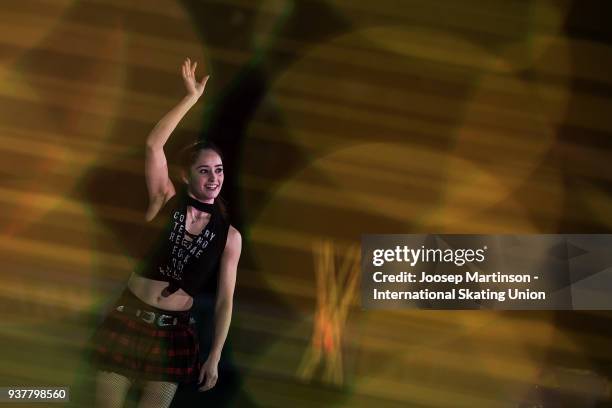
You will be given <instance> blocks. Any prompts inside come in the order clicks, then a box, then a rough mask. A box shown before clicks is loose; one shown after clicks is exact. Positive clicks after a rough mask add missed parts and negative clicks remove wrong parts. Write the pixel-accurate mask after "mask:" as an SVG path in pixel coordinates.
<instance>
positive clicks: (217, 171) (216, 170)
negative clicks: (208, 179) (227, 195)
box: [215, 167, 223, 174]
mask: <svg viewBox="0 0 612 408" xmlns="http://www.w3.org/2000/svg"><path fill="white" fill-rule="evenodd" d="M215 172H216V173H217V174H221V173H223V169H222V168H221V167H217V168H216V169H215Z"/></svg>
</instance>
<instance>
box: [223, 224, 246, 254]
mask: <svg viewBox="0 0 612 408" xmlns="http://www.w3.org/2000/svg"><path fill="white" fill-rule="evenodd" d="M241 246H242V235H240V231H238V230H237V229H236V228H235V227H234V226H233V225H231V224H230V226H229V229H228V231H227V241H226V243H225V247H226V248H232V249H239V248H240V247H241Z"/></svg>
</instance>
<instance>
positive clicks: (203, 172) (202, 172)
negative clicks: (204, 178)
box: [200, 169, 208, 174]
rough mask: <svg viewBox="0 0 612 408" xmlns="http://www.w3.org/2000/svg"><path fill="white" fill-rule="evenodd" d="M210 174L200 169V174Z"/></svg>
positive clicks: (206, 170)
mask: <svg viewBox="0 0 612 408" xmlns="http://www.w3.org/2000/svg"><path fill="white" fill-rule="evenodd" d="M206 173H208V169H200V174H206Z"/></svg>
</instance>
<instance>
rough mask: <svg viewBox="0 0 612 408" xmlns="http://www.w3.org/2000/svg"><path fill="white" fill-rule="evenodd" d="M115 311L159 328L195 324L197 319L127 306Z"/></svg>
mask: <svg viewBox="0 0 612 408" xmlns="http://www.w3.org/2000/svg"><path fill="white" fill-rule="evenodd" d="M115 310H117V311H118V312H121V313H125V314H127V315H129V316H135V317H136V318H138V319H139V320H142V321H143V322H145V323H149V324H153V325H156V326H158V327H167V326H176V325H177V324H178V323H179V322H180V323H189V324H193V323H195V319H194V318H193V317H191V316H187V315H185V316H175V315H170V314H165V313H161V312H151V311H149V310H144V309H138V308H135V307H132V306H127V305H119V306H117V307H116V308H115Z"/></svg>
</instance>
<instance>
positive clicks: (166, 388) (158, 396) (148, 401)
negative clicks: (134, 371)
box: [138, 381, 178, 408]
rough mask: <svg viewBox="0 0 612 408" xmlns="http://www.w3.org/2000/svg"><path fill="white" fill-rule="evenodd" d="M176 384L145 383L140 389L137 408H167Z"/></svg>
mask: <svg viewBox="0 0 612 408" xmlns="http://www.w3.org/2000/svg"><path fill="white" fill-rule="evenodd" d="M177 387H178V384H177V383H172V382H167V381H145V382H144V385H143V388H142V397H141V398H140V402H139V403H138V407H139V408H145V407H147V408H148V407H151V408H167V407H169V406H170V403H171V402H172V399H173V398H174V393H175V392H176V389H177Z"/></svg>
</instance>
